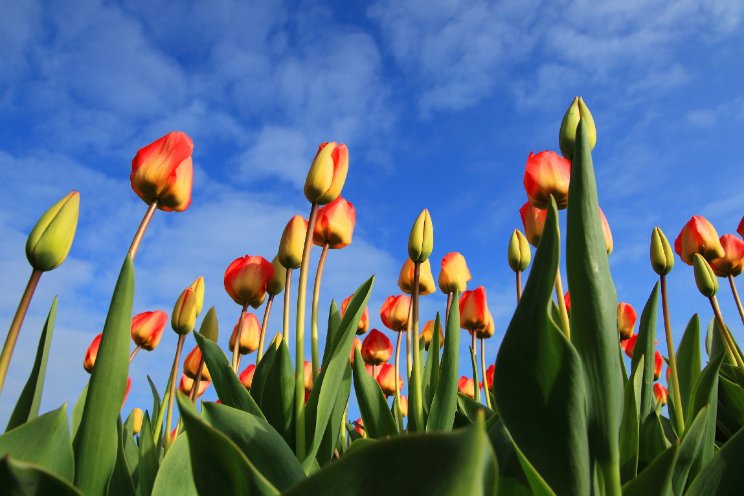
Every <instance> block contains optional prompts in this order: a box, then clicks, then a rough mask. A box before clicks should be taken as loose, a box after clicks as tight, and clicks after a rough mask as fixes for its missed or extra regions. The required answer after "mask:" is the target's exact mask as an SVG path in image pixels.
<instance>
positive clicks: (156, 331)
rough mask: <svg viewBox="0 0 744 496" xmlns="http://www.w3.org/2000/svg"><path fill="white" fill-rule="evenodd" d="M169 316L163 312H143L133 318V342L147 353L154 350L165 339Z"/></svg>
mask: <svg viewBox="0 0 744 496" xmlns="http://www.w3.org/2000/svg"><path fill="white" fill-rule="evenodd" d="M167 322H168V314H167V313H165V312H163V311H162V310H156V311H154V312H142V313H140V314H137V315H135V316H134V317H132V341H134V344H136V345H137V346H138V347H141V348H143V349H145V350H147V351H152V350H154V349H155V348H156V347H157V346H158V344H160V339H161V338H162V337H163V331H164V330H165V324H166V323H167Z"/></svg>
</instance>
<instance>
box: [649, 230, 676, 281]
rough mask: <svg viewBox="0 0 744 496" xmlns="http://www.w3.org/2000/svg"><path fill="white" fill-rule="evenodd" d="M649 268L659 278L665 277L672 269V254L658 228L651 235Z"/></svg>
mask: <svg viewBox="0 0 744 496" xmlns="http://www.w3.org/2000/svg"><path fill="white" fill-rule="evenodd" d="M651 267H653V268H654V272H656V273H657V274H659V275H660V276H665V275H667V274H669V272H671V271H672V267H674V252H673V251H672V247H671V246H670V245H669V241H667V238H666V236H664V233H663V232H662V230H661V229H660V228H658V227H654V231H653V232H652V233H651Z"/></svg>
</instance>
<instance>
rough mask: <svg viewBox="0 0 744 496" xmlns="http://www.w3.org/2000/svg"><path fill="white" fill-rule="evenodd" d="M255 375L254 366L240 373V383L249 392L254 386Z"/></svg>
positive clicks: (251, 365)
mask: <svg viewBox="0 0 744 496" xmlns="http://www.w3.org/2000/svg"><path fill="white" fill-rule="evenodd" d="M255 373H256V366H255V365H253V364H250V365H248V366H247V367H246V368H245V370H244V371H242V372H241V373H240V376H239V379H240V383H241V384H242V385H243V387H244V388H246V389H247V390H248V391H250V390H251V386H252V385H253V374H255Z"/></svg>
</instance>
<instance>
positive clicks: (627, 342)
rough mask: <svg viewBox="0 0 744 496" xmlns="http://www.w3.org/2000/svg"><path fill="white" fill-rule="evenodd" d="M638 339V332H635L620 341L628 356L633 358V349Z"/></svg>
mask: <svg viewBox="0 0 744 496" xmlns="http://www.w3.org/2000/svg"><path fill="white" fill-rule="evenodd" d="M637 340H638V334H633V335H632V336H630V337H629V338H628V339H623V340H621V341H620V348H622V350H623V351H624V352H625V354H626V355H628V358H633V350H634V349H635V344H636V341H637Z"/></svg>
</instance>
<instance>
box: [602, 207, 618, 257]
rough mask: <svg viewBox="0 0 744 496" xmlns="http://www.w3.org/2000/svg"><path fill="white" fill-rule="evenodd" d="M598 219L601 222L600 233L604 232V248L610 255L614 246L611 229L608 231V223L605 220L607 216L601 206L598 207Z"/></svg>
mask: <svg viewBox="0 0 744 496" xmlns="http://www.w3.org/2000/svg"><path fill="white" fill-rule="evenodd" d="M599 220H600V221H601V222H602V234H604V240H605V248H606V249H607V254H608V255H610V254H611V253H612V249H613V247H614V243H613V241H612V231H610V224H609V223H608V222H607V217H605V214H604V212H602V209H601V208H600V209H599Z"/></svg>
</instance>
